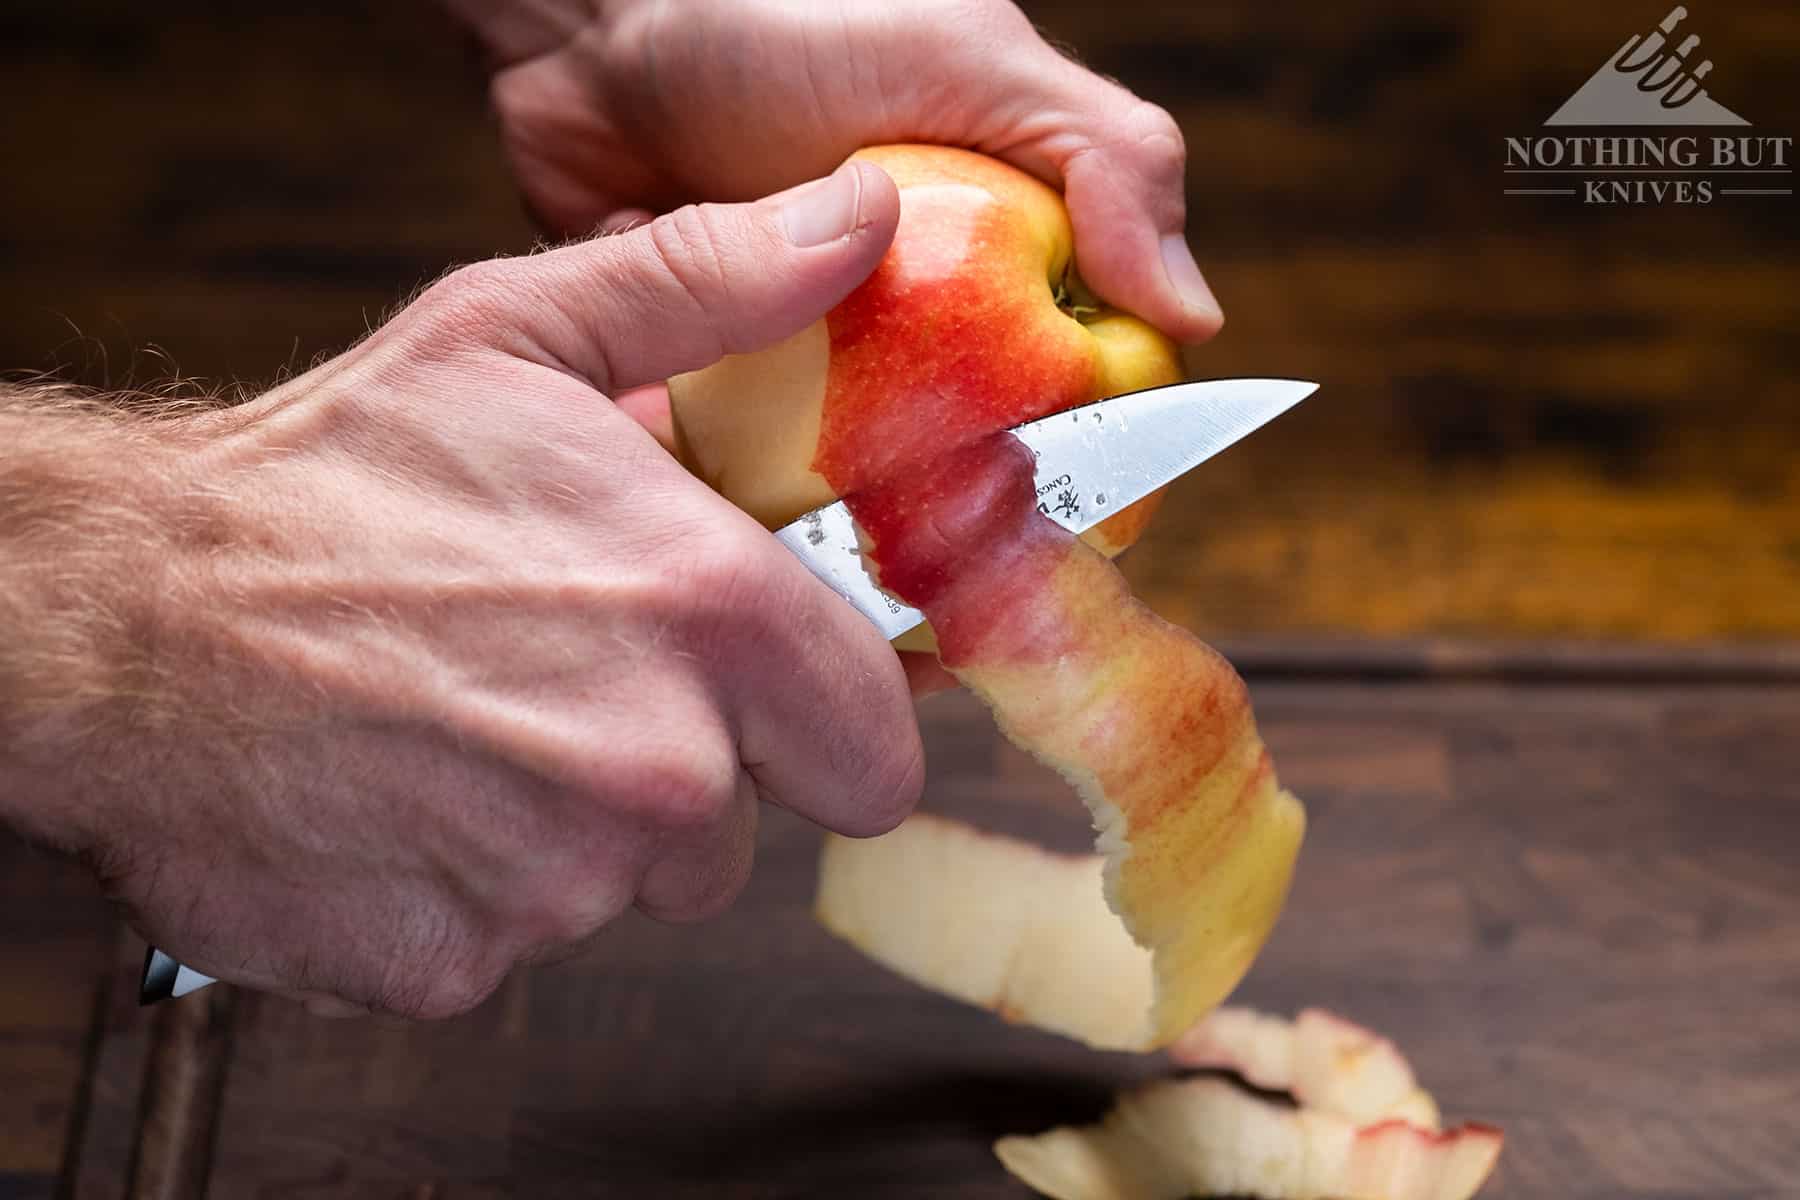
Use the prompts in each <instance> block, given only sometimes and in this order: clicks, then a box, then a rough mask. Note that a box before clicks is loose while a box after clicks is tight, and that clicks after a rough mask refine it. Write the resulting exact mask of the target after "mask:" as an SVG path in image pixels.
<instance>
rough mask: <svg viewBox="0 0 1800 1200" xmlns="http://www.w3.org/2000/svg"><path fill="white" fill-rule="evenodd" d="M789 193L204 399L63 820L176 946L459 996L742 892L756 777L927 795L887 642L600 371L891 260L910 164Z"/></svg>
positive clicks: (335, 994)
mask: <svg viewBox="0 0 1800 1200" xmlns="http://www.w3.org/2000/svg"><path fill="white" fill-rule="evenodd" d="M808 187H811V188H813V189H814V190H812V191H810V192H809V191H806V189H807V188H808ZM834 189H835V190H834ZM794 192H795V193H796V194H783V195H781V196H778V197H774V198H771V199H770V200H766V201H761V202H758V203H755V204H744V205H733V206H702V207H699V208H686V209H682V210H680V211H678V212H676V213H673V214H671V215H670V216H667V217H663V218H661V219H659V220H657V221H655V222H654V223H652V224H650V225H648V226H645V227H642V228H639V229H637V230H635V231H633V232H630V233H627V234H622V235H619V236H613V237H604V238H597V239H594V240H590V241H585V242H581V243H579V244H575V245H571V246H567V247H565V248H562V249H557V250H553V251H549V252H547V253H541V254H537V255H533V256H531V257H528V258H519V259H510V260H500V261H494V262H486V263H481V264H479V265H476V266H473V267H469V268H465V269H463V270H460V271H458V272H456V273H454V274H452V275H450V276H449V277H448V278H446V279H445V280H443V281H442V282H441V283H439V284H437V285H436V286H434V287H432V288H431V289H430V290H428V291H427V292H426V293H425V294H424V295H423V296H422V297H421V298H420V299H419V300H418V301H417V302H415V303H414V304H412V305H411V306H410V307H408V308H407V309H405V310H404V311H403V312H401V313H400V314H399V315H398V316H397V317H396V318H395V319H394V320H393V321H391V322H390V323H388V324H387V325H386V326H385V327H383V328H382V329H380V330H378V331H377V332H376V333H375V334H374V335H373V336H371V337H370V338H369V339H368V340H366V341H365V342H363V343H362V344H361V345H359V346H357V347H356V348H355V349H353V350H351V351H349V352H348V353H346V354H344V355H343V356H341V357H339V358H337V359H334V360H332V361H330V362H328V363H326V364H324V365H323V366H321V367H319V368H317V369H316V370H313V371H310V372H308V373H307V374H305V375H303V376H301V377H299V378H297V379H295V380H293V381H291V382H289V383H287V384H285V385H284V386H282V387H280V388H278V389H276V390H275V391H274V392H271V393H270V394H268V395H267V396H265V397H262V398H261V399H259V400H257V401H255V402H253V403H251V404H249V405H246V406H244V407H241V408H238V409H233V410H229V411H226V412H222V413H218V414H213V415H210V416H207V417H204V418H198V419H190V421H189V424H190V427H191V428H194V430H195V432H196V433H200V434H203V436H201V437H198V438H195V439H190V441H191V445H190V448H189V450H188V451H187V452H186V453H185V454H183V455H181V456H180V459H179V461H178V462H177V463H176V464H175V465H174V466H173V467H172V468H171V471H172V472H173V473H174V475H175V479H176V482H177V484H178V486H177V487H175V488H174V489H173V490H172V495H173V496H174V497H175V499H174V501H173V504H174V507H173V509H172V510H171V511H170V512H169V513H168V514H167V518H168V520H167V522H166V524H167V526H168V527H169V528H171V529H174V530H178V531H179V535H178V536H177V537H176V538H175V539H174V547H173V550H172V552H171V553H170V555H168V556H167V558H166V561H165V563H164V564H163V565H164V567H165V571H164V576H163V578H161V579H160V580H157V581H154V583H153V584H146V586H156V587H157V588H158V589H159V590H160V592H161V596H162V599H161V601H160V602H159V603H157V604H156V605H155V606H154V609H153V610H152V612H153V618H152V619H151V620H150V621H149V626H150V633H149V635H148V640H150V641H151V642H153V644H154V656H153V660H147V665H148V669H147V671H146V672H145V678H147V679H149V680H151V681H153V682H152V683H151V685H150V691H149V692H148V693H147V694H146V695H145V696H143V697H141V698H140V703H139V704H138V705H137V707H136V709H135V715H134V717H133V719H132V720H131V721H130V723H129V725H128V726H126V727H125V728H123V729H121V730H116V731H114V736H111V737H108V738H107V739H106V747H105V750H104V753H101V754H99V755H97V756H92V757H90V758H89V759H88V760H86V761H87V769H86V770H84V771H82V772H81V776H82V777H81V779H80V781H79V783H78V784H76V785H74V786H76V787H77V789H78V790H79V791H80V793H81V797H82V800H83V803H82V804H81V805H80V806H79V807H80V811H81V814H82V819H81V821H80V822H79V823H78V828H76V829H75V830H73V831H65V832H64V834H63V836H61V837H59V839H58V840H61V841H63V842H65V844H73V846H74V848H75V849H77V850H79V851H81V852H83V853H84V854H86V855H87V856H88V857H89V858H90V859H91V860H93V861H95V862H97V863H98V864H99V865H100V867H101V870H102V873H103V875H104V876H105V877H106V879H107V881H108V884H109V887H110V888H111V889H112V890H113V891H114V892H116V894H117V895H118V896H119V897H120V898H121V899H122V900H123V901H124V902H125V903H126V905H127V906H128V907H129V909H130V911H131V913H132V914H133V916H134V918H135V924H136V925H137V927H138V928H139V929H140V931H141V932H143V933H144V934H145V936H146V937H148V938H150V939H152V940H153V941H154V942H156V944H158V945H161V946H162V947H164V948H165V949H167V950H168V951H169V952H170V953H171V954H173V955H175V956H176V957H178V958H180V959H182V960H183V961H184V962H186V963H188V964H189V965H191V966H193V967H194V968H195V969H197V970H200V971H204V972H206V973H207V974H210V975H215V976H217V977H219V978H221V979H224V980H227V981H230V982H234V983H239V984H245V985H249V986H251V987H255V988H262V989H273V990H279V991H284V992H288V993H291V994H296V995H299V996H301V997H302V998H303V999H307V1000H308V1001H309V1003H311V1004H312V1005H313V1006H314V1007H315V1008H319V1009H341V1008H344V1007H350V1008H353V1009H357V1010H381V1011H390V1012H396V1013H401V1014H406V1015H412V1016H422V1017H436V1016H445V1015H449V1014H454V1013H457V1012H461V1011H463V1010H465V1009H468V1008H469V1007H471V1006H472V1005H474V1004H475V1003H477V1002H478V1001H480V1000H481V999H482V998H483V997H484V996H486V995H487V994H488V993H489V992H490V991H491V990H492V989H493V988H494V987H495V986H497V984H498V983H499V982H500V980H501V979H502V978H503V977H504V976H505V974H506V973H507V971H508V970H509V969H510V968H511V967H512V966H514V965H515V964H516V963H518V962H521V961H524V960H528V959H532V958H536V957H541V956H544V955H546V954H547V953H551V952H554V951H556V950H557V949H558V948H562V947H566V946H568V945H570V944H572V943H575V942H578V941H580V940H581V939H583V938H585V937H586V936H587V935H589V934H591V933H592V932H593V931H595V930H596V929H597V928H598V927H600V926H602V925H604V924H605V923H606V922H608V921H610V920H612V919H613V918H614V917H615V916H617V915H619V914H620V913H621V912H623V911H624V910H625V909H627V908H629V907H631V906H633V905H635V906H636V907H638V908H639V909H641V910H643V911H645V912H647V913H649V914H650V915H652V916H655V917H658V918H664V919H670V920H688V919H695V918H700V917H704V916H707V915H708V914H711V913H714V912H717V911H718V910H720V909H721V908H722V907H724V906H725V905H726V904H727V903H729V901H730V899H731V898H732V897H733V896H734V895H735V893H736V892H737V890H738V889H739V888H740V886H741V885H742V884H743V882H744V880H745V878H746V876H747V874H748V872H749V869H750V858H751V853H752V848H753V842H754V830H755V826H756V814H757V804H758V801H759V800H760V801H768V802H770V803H774V804H778V805H781V806H782V807H785V808H788V809H791V810H794V811H795V812H798V813H800V814H802V815H804V816H806V817H808V818H811V819H812V820H814V821H816V822H818V823H819V824H821V825H823V826H825V827H826V828H829V829H832V830H836V831H838V832H840V833H846V834H852V835H869V834H877V833H881V832H883V831H885V830H887V829H889V828H891V827H892V826H894V825H895V824H897V823H898V822H899V821H900V819H901V818H902V817H903V816H904V815H905V813H906V812H907V811H908V810H909V809H910V808H911V806H912V805H913V803H914V802H915V801H916V799H917V797H918V794H919V791H920V787H921V780H922V766H921V754H920V747H919V740H918V731H917V727H916V725H915V723H914V718H913V715H912V710H911V704H910V701H909V698H908V694H907V687H906V683H905V680H904V677H903V674H902V671H901V668H900V665H899V663H898V661H897V659H896V657H895V655H894V653H893V652H892V650H890V649H889V648H888V646H887V645H886V643H885V642H883V641H882V639H881V637H880V636H879V635H878V634H877V633H876V632H875V630H874V629H873V628H872V627H871V626H869V625H868V623H867V622H866V621H864V619H863V618H862V617H860V616H859V615H857V614H856V613H855V612H854V611H853V610H852V609H851V608H850V607H849V606H848V605H847V604H845V603H844V602H843V601H842V600H840V599H838V598H837V597H836V596H834V595H832V594H831V593H830V592H829V591H828V590H827V589H826V588H825V587H824V586H823V585H821V584H820V583H818V582H817V581H816V580H814V579H813V577H812V576H811V575H810V574H808V573H807V572H806V570H805V569H803V568H802V567H801V566H800V564H799V563H798V562H797V561H796V560H795V559H794V558H792V557H791V556H790V555H789V554H788V552H787V551H786V550H784V549H783V548H781V546H780V545H779V544H778V543H777V542H775V540H774V539H773V538H771V537H770V536H769V535H768V534H767V532H766V531H764V530H763V529H762V528H760V527H759V526H757V525H756V524H755V523H754V522H753V521H752V520H750V519H749V518H748V517H746V516H745V515H743V514H742V513H740V512H738V511H737V510H736V509H734V508H733V507H732V506H731V505H729V504H728V503H726V502H725V501H724V500H722V499H720V498H719V497H718V496H716V495H714V494H713V493H712V492H711V491H709V490H708V489H707V488H706V487H705V486H703V485H702V484H701V483H699V482H697V481H696V480H695V479H693V478H692V477H690V476H689V475H687V474H686V473H685V472H684V471H683V470H682V469H681V467H680V466H679V465H677V464H676V463H675V462H674V461H673V460H672V459H671V458H670V457H669V456H668V454H667V453H666V452H665V451H664V450H663V449H662V448H661V447H660V446H659V445H658V444H657V443H656V442H655V441H654V440H653V439H652V438H651V437H650V436H649V435H648V434H647V433H646V432H645V431H644V430H643V429H642V428H640V427H639V426H638V425H637V424H636V423H635V422H634V421H632V420H631V419H630V418H629V417H628V416H626V415H625V414H624V413H622V412H620V411H619V410H618V409H616V408H615V407H614V406H613V405H612V404H611V403H610V401H609V400H608V397H607V395H606V393H611V392H613V391H615V390H617V389H625V388H630V387H633V386H635V385H639V384H644V383H648V382H651V381H654V380H660V379H664V378H666V377H667V376H669V375H671V374H674V373H676V372H680V371H685V370H690V369H695V368H698V367H701V366H704V365H706V364H708V363H709V362H711V361H713V360H714V359H716V358H718V357H719V356H720V355H721V354H725V353H731V352H739V351H747V350H750V349H753V348H758V347H761V346H763V345H765V344H768V343H770V342H773V341H775V340H777V339H779V338H781V337H785V336H787V335H788V334H791V333H793V332H794V331H796V330H798V329H800V328H802V327H803V326H805V325H807V324H808V323H810V322H812V321H814V320H816V319H817V318H819V317H820V316H821V315H823V314H824V313H825V312H826V311H827V310H828V309H829V308H830V307H832V306H833V305H834V304H835V303H836V302H837V301H838V300H839V299H841V298H842V297H843V296H844V295H845V294H846V293H847V292H848V291H849V290H850V289H851V288H852V287H854V286H855V285H856V284H857V283H858V282H859V281H860V280H861V279H862V278H863V277H864V276H865V275H866V274H867V273H868V272H869V271H870V270H871V269H872V268H873V267H874V265H875V264H876V262H877V261H878V260H879V259H880V257H881V255H882V254H883V252H884V251H885V249H886V246H887V244H888V242H889V240H890V239H891V238H892V236H893V230H894V227H895V223H896V221H897V219H898V204H899V201H898V197H897V196H896V194H895V191H894V187H893V184H892V182H891V181H890V180H889V179H888V178H887V176H886V175H884V174H882V173H881V172H880V171H879V170H878V169H875V168H873V167H870V166H867V165H857V166H850V167H846V168H844V169H843V170H842V171H840V172H839V173H838V174H837V175H836V176H834V177H833V178H832V180H831V182H829V183H822V184H814V185H802V188H799V189H795V190H794ZM797 201H798V202H805V201H810V202H811V207H810V208H798V207H796V206H795V205H796V202H797ZM196 421H197V422H198V425H196V424H195V422H196Z"/></svg>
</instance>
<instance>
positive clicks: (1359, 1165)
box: [994, 1076, 1502, 1200]
mask: <svg viewBox="0 0 1800 1200" xmlns="http://www.w3.org/2000/svg"><path fill="white" fill-rule="evenodd" d="M1501 1145H1502V1137H1501V1134H1500V1131H1499V1130H1497V1129H1493V1128H1490V1127H1488V1126H1484V1125H1475V1124H1470V1125H1463V1126H1460V1127H1458V1128H1457V1129H1454V1130H1451V1131H1449V1132H1446V1133H1436V1132H1432V1131H1430V1130H1425V1129H1420V1128H1418V1127H1416V1126H1413V1125H1409V1124H1407V1123H1406V1122H1405V1121H1398V1120H1394V1121H1381V1122H1377V1123H1376V1124H1373V1125H1363V1126H1358V1125H1357V1124H1356V1122H1354V1121H1352V1120H1350V1119H1349V1118H1347V1117H1344V1116H1341V1115H1340V1114H1337V1113H1332V1112H1326V1111H1324V1110H1322V1109H1314V1108H1293V1107H1289V1106H1286V1105H1283V1104H1280V1103H1276V1102H1273V1101H1269V1100H1264V1099H1262V1098H1260V1097H1258V1096H1254V1095H1252V1094H1250V1093H1249V1092H1246V1091H1244V1090H1243V1089H1242V1088H1241V1087H1239V1086H1238V1085H1236V1084H1234V1083H1232V1082H1230V1081H1228V1080H1225V1079H1220V1078H1217V1077H1213V1076H1195V1077H1191V1078H1187V1079H1173V1080H1162V1081H1159V1082H1156V1083H1152V1084H1148V1085H1146V1086H1144V1087H1142V1088H1138V1089H1136V1090H1134V1091H1131V1092H1128V1093H1126V1094H1125V1095H1124V1096H1122V1097H1121V1098H1120V1099H1119V1102H1118V1104H1117V1106H1116V1107H1114V1108H1113V1110H1112V1111H1111V1112H1110V1113H1108V1114H1107V1115H1106V1117H1105V1118H1104V1119H1102V1120H1101V1122H1100V1123H1099V1124H1097V1125H1088V1126H1083V1127H1068V1126H1065V1127H1062V1128H1058V1129H1052V1130H1050V1131H1049V1132H1047V1133H1044V1134H1040V1135H1038V1136H1036V1137H1008V1138H1001V1139H1000V1140H999V1141H998V1142H996V1143H995V1144H994V1153H995V1155H996V1156H998V1157H999V1159H1000V1161H1001V1163H1002V1164H1003V1165H1004V1166H1005V1167H1006V1169H1007V1170H1008V1171H1009V1172H1011V1173H1012V1174H1013V1175H1014V1176H1016V1177H1017V1178H1018V1179H1020V1180H1021V1181H1023V1182H1024V1183H1026V1184H1028V1185H1029V1186H1031V1187H1032V1188H1034V1189H1036V1190H1037V1191H1038V1192H1041V1193H1042V1194H1043V1195H1046V1196H1051V1197H1054V1198H1055V1200H1185V1198H1186V1197H1190V1196H1254V1197H1259V1198H1260V1200H1468V1197H1471V1196H1473V1195H1475V1193H1476V1192H1477V1191H1479V1190H1480V1188H1481V1185H1482V1184H1483V1183H1485V1182H1486V1181H1487V1177H1488V1175H1489V1174H1490V1173H1491V1172H1492V1171H1493V1169H1494V1164H1495V1162H1496V1161H1498V1159H1499V1157H1500V1148H1501Z"/></svg>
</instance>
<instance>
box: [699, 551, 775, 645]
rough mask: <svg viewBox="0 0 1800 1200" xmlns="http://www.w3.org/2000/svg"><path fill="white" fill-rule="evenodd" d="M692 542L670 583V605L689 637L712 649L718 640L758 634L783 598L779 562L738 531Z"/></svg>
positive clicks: (730, 639)
mask: <svg viewBox="0 0 1800 1200" xmlns="http://www.w3.org/2000/svg"><path fill="white" fill-rule="evenodd" d="M694 543H695V544H692V545H690V546H689V547H688V549H687V552H686V555H685V556H686V559H687V561H686V563H685V564H684V565H683V567H682V569H681V570H680V571H679V572H678V578H676V579H674V580H673V581H672V584H673V586H674V589H675V600H674V606H675V607H677V608H678V609H679V610H680V613H681V616H682V618H683V621H684V623H685V624H686V626H687V629H688V632H689V634H690V636H691V637H693V638H694V639H695V640H697V641H700V642H703V643H709V648H712V649H718V648H719V645H718V643H719V642H720V641H734V640H736V639H739V638H743V637H755V636H757V635H758V634H759V632H760V631H761V630H762V629H763V627H764V625H765V623H766V622H767V621H768V620H769V615H770V614H771V613H775V612H779V611H782V605H783V603H784V602H785V601H787V600H788V598H786V597H783V596H781V595H780V592H781V591H782V588H781V584H780V568H781V566H782V565H783V564H780V563H779V561H778V560H775V559H773V558H772V557H771V554H770V549H771V547H769V546H764V545H761V544H759V542H758V541H755V540H752V539H751V538H748V537H745V536H743V535H742V534H740V533H738V532H737V531H731V532H729V533H723V534H719V535H716V536H713V537H710V538H705V539H694Z"/></svg>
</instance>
